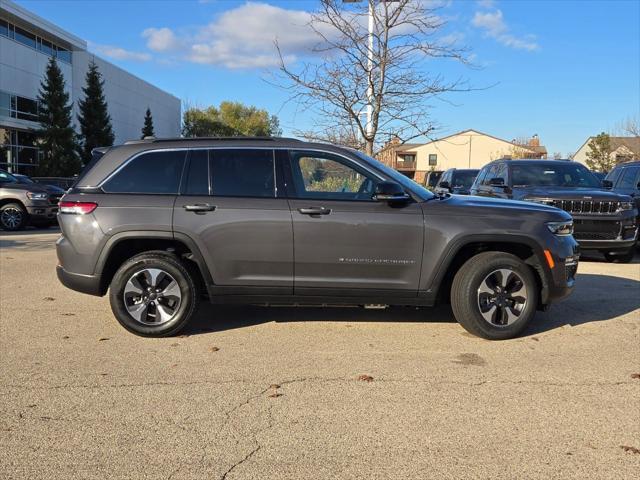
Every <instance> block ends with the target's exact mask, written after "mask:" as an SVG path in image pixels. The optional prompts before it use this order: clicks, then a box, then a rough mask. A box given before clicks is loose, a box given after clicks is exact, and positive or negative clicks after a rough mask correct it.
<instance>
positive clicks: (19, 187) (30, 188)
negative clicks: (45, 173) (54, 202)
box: [0, 183, 49, 193]
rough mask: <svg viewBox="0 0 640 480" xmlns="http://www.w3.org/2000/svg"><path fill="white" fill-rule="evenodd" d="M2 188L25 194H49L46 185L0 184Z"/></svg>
mask: <svg viewBox="0 0 640 480" xmlns="http://www.w3.org/2000/svg"><path fill="white" fill-rule="evenodd" d="M0 188H3V189H6V190H21V191H24V192H46V193H49V192H48V191H47V189H46V188H44V185H38V184H34V183H29V184H27V183H0Z"/></svg>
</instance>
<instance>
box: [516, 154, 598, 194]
mask: <svg viewBox="0 0 640 480" xmlns="http://www.w3.org/2000/svg"><path fill="white" fill-rule="evenodd" d="M511 174H512V175H513V186H514V187H516V186H520V187H526V186H549V187H589V188H597V187H599V186H600V180H598V179H597V178H596V177H595V176H594V175H593V174H592V173H591V172H590V171H589V170H587V168H586V167H584V166H582V165H579V164H576V163H575V162H562V161H558V162H557V163H556V162H554V163H551V162H550V163H544V164H542V163H539V164H535V163H533V164H531V163H529V164H527V163H523V164H517V163H513V164H512V167H511Z"/></svg>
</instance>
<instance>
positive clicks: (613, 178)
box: [605, 168, 622, 187]
mask: <svg viewBox="0 0 640 480" xmlns="http://www.w3.org/2000/svg"><path fill="white" fill-rule="evenodd" d="M620 172H622V168H614V169H613V170H611V172H609V175H607V176H606V177H605V179H606V180H609V181H611V183H612V184H613V186H614V187H615V186H616V182H617V181H618V177H619V176H620Z"/></svg>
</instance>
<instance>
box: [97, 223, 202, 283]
mask: <svg viewBox="0 0 640 480" xmlns="http://www.w3.org/2000/svg"><path fill="white" fill-rule="evenodd" d="M153 250H155V251H158V250H162V251H166V252H168V253H169V254H172V255H175V256H176V257H178V258H180V260H182V261H183V262H184V263H185V265H186V266H187V267H188V268H189V270H190V271H191V272H192V273H194V276H195V278H196V281H197V283H199V285H198V286H199V287H201V291H208V290H209V287H210V285H211V284H212V283H213V282H212V279H211V274H210V272H209V269H208V268H207V265H206V263H205V261H204V258H203V256H202V254H201V252H200V250H199V248H198V246H197V245H196V243H195V242H194V241H193V240H192V239H191V238H189V237H188V236H186V235H183V234H177V233H176V234H175V235H174V234H173V232H163V231H130V232H123V233H120V234H116V235H114V236H113V237H111V238H109V240H107V242H106V243H105V245H104V247H103V248H102V251H101V253H100V255H99V257H98V260H97V263H96V268H95V272H96V274H97V275H99V276H100V292H101V294H102V295H104V294H105V293H106V292H107V290H108V288H109V284H110V283H111V280H112V279H113V276H114V275H115V273H116V271H117V270H118V268H120V266H121V265H122V264H123V263H124V262H125V261H126V260H127V259H129V258H131V257H132V256H134V255H137V254H140V253H143V252H146V251H153Z"/></svg>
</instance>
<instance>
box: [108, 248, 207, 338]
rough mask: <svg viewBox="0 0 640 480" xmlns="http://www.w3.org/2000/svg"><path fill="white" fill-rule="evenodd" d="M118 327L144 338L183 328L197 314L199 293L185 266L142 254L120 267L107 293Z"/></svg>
mask: <svg viewBox="0 0 640 480" xmlns="http://www.w3.org/2000/svg"><path fill="white" fill-rule="evenodd" d="M109 300H110V302H111V310H112V311H113V314H114V315H115V317H116V319H117V320H118V322H120V324H121V325H122V326H123V327H124V328H126V329H127V330H129V331H130V332H132V333H135V334H137V335H140V336H143V337H167V336H171V335H174V334H176V333H178V332H179V331H180V330H182V328H184V327H185V326H186V325H187V323H188V322H189V320H190V319H191V317H192V316H193V314H194V313H195V311H196V308H197V304H198V292H197V288H196V285H195V282H194V279H193V277H192V275H191V273H189V271H188V270H187V268H185V266H184V265H183V264H182V263H181V262H180V261H179V260H178V259H177V258H176V257H175V256H174V255H171V254H168V253H166V252H161V251H151V252H145V253H141V254H140V255H136V256H135V257H132V258H130V259H129V260H127V261H126V262H124V263H123V264H122V266H121V267H120V268H119V269H118V271H117V272H116V274H115V275H114V277H113V280H112V282H111V288H110V291H109Z"/></svg>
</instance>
